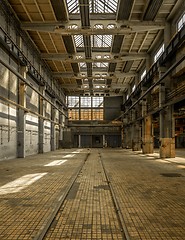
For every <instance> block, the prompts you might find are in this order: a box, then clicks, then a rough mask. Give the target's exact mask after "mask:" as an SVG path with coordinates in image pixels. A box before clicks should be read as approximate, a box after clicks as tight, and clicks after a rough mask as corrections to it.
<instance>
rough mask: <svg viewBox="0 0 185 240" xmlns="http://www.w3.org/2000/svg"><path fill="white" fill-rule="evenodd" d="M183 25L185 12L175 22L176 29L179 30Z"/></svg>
mask: <svg viewBox="0 0 185 240" xmlns="http://www.w3.org/2000/svg"><path fill="white" fill-rule="evenodd" d="M184 25H185V13H184V14H183V15H182V16H181V17H180V19H179V21H178V22H177V31H178V32H179V31H180V30H181V28H182V27H183V26H184Z"/></svg>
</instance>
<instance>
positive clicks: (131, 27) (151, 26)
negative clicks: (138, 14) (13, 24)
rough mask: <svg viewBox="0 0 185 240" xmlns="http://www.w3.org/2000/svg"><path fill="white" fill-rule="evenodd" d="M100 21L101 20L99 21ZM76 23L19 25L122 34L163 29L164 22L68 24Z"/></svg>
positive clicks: (43, 29)
mask: <svg viewBox="0 0 185 240" xmlns="http://www.w3.org/2000/svg"><path fill="white" fill-rule="evenodd" d="M100 23H101V21H100ZM74 24H76V25H77V24H78V23H76V21H74V23H72V22H71V21H70V22H62V23H61V22H32V23H30V22H28V23H22V24H21V27H22V29H24V30H29V31H40V32H51V33H58V34H61V35H80V34H82V35H105V34H108V35H109V34H110V35H114V34H117V35H124V34H130V33H135V32H143V31H144V32H146V31H153V30H159V29H164V27H165V24H164V23H158V22H156V23H155V22H151V21H150V22H148V21H142V22H139V21H138V22H137V21H121V22H119V23H118V22H116V21H114V23H112V22H109V24H114V25H115V28H108V27H107V26H108V24H107V23H106V24H107V25H106V24H103V28H102V29H97V28H94V27H93V26H94V25H91V28H87V29H84V28H82V27H81V25H77V28H71V27H70V25H74ZM97 24H98V23H97Z"/></svg>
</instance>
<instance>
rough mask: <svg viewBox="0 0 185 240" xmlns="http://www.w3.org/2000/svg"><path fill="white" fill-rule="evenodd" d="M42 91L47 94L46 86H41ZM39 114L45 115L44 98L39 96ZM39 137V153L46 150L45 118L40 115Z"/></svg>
mask: <svg viewBox="0 0 185 240" xmlns="http://www.w3.org/2000/svg"><path fill="white" fill-rule="evenodd" d="M39 90H40V92H41V93H42V94H43V95H45V86H40V88H39ZM39 114H40V115H41V116H43V117H44V99H43V98H42V97H41V96H39ZM38 137H39V146H38V153H43V152H44V119H43V118H42V117H39V126H38Z"/></svg>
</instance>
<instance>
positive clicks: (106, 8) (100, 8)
mask: <svg viewBox="0 0 185 240" xmlns="http://www.w3.org/2000/svg"><path fill="white" fill-rule="evenodd" d="M89 2H90V13H115V12H116V10H117V5H118V0H111V1H110V0H90V1H89Z"/></svg>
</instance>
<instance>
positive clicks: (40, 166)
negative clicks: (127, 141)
mask: <svg viewBox="0 0 185 240" xmlns="http://www.w3.org/2000/svg"><path fill="white" fill-rule="evenodd" d="M67 153H69V152H66V151H64V150H63V151H62V150H61V151H56V152H55V153H54V152H53V153H47V154H43V155H35V156H31V157H27V158H26V159H13V160H7V161H2V162H0V186H3V185H4V184H6V183H8V182H11V181H13V180H15V179H17V178H19V177H21V176H24V175H26V174H31V173H40V172H47V175H45V176H44V177H43V178H41V179H39V180H38V181H36V182H34V183H33V184H32V185H30V186H28V187H27V188H25V189H23V190H21V192H18V193H9V194H5V195H1V193H0V239H1V240H5V239H9V240H14V239H17V240H23V239H27V240H28V239H29V240H30V239H33V237H35V236H36V234H37V233H38V231H39V229H40V228H41V227H42V226H44V225H45V224H46V222H47V220H48V218H49V217H50V215H51V212H52V210H53V208H54V206H55V205H56V202H58V199H59V197H60V195H61V194H62V193H63V192H65V189H66V187H67V186H68V184H69V182H70V181H71V179H72V178H73V177H74V176H75V173H76V172H77V169H78V168H79V167H80V165H81V164H82V162H83V161H84V159H85V156H86V154H87V153H85V152H84V153H82V154H77V155H76V156H78V157H76V158H75V157H73V158H71V159H68V161H67V162H65V163H64V164H62V165H61V166H56V167H55V166H52V167H45V166H44V165H45V164H47V163H49V162H52V161H53V160H57V159H61V158H62V157H64V156H65V155H66V154H67Z"/></svg>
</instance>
